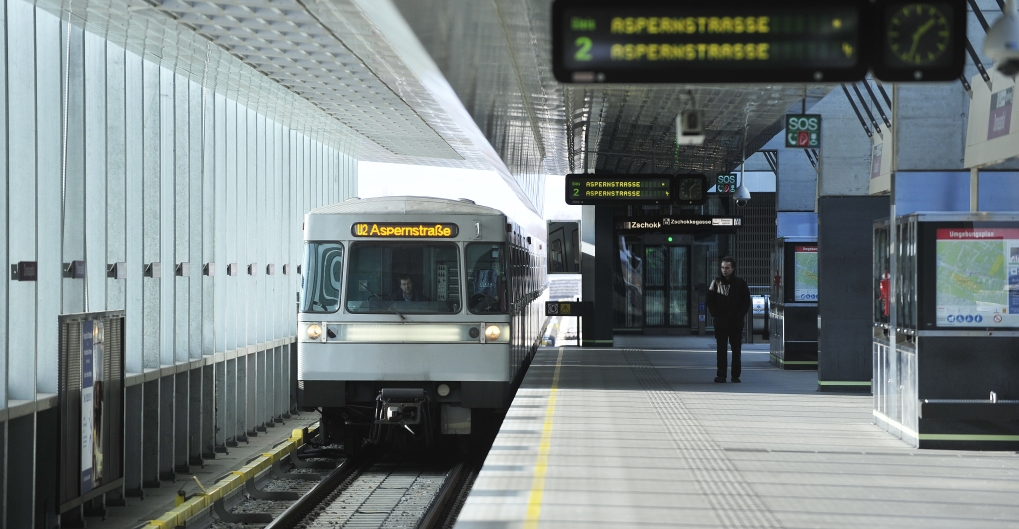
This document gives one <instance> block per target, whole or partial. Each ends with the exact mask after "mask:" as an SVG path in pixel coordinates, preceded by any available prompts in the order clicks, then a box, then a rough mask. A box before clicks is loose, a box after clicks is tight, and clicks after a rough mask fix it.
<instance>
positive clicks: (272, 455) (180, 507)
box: [145, 425, 318, 529]
mask: <svg viewBox="0 0 1019 529" xmlns="http://www.w3.org/2000/svg"><path fill="white" fill-rule="evenodd" d="M316 428H318V426H317V425H313V426H312V427H311V428H302V429H299V430H294V431H293V432H292V433H291V434H290V438H289V439H287V440H286V441H284V442H283V443H281V444H279V445H276V446H275V447H274V448H273V449H272V450H270V451H269V452H265V453H263V454H261V455H259V456H258V457H256V458H255V459H253V460H251V461H249V462H248V464H246V465H244V466H243V467H241V468H240V469H238V470H233V471H231V472H230V473H228V474H227V475H226V476H225V477H224V478H223V479H221V480H219V482H217V483H216V484H215V485H212V486H210V487H208V489H206V488H205V487H202V484H201V483H199V484H198V486H199V488H201V489H202V492H201V493H199V494H195V495H194V496H192V497H191V498H190V499H185V500H184V501H181V502H179V503H178V504H177V505H176V506H175V507H174V508H173V510H171V511H168V512H167V513H165V514H163V515H162V516H160V517H159V518H156V519H155V520H149V523H148V525H146V526H145V529H173V528H174V527H183V526H185V525H187V523H188V521H189V520H190V519H191V518H194V517H196V516H198V515H200V514H202V513H203V512H205V510H206V509H208V508H209V507H211V506H212V504H213V503H215V502H216V500H219V499H220V498H223V497H225V496H226V495H227V494H229V493H230V492H232V491H233V490H235V489H238V488H240V487H242V486H243V485H244V482H245V481H247V480H249V479H254V478H255V476H256V475H257V474H258V473H259V472H261V471H263V470H266V469H268V468H269V467H271V466H272V464H273V463H275V462H276V461H279V460H280V459H283V457H284V456H286V455H287V454H289V453H291V452H293V451H295V450H297V449H298V448H300V447H301V446H302V445H304V443H305V440H306V439H310V438H311V437H313V436H314V435H315V432H314V431H313V430H314V429H316ZM196 481H197V478H196Z"/></svg>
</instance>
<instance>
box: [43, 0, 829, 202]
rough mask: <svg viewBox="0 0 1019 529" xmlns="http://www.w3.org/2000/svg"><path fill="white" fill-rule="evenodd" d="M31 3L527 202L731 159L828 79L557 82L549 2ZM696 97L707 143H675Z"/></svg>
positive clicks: (314, 129)
mask: <svg viewBox="0 0 1019 529" xmlns="http://www.w3.org/2000/svg"><path fill="white" fill-rule="evenodd" d="M35 3H36V4H37V5H39V6H40V7H42V8H44V9H47V10H50V11H52V12H55V13H57V14H59V15H60V16H61V17H62V18H63V19H64V20H68V18H70V20H71V21H72V22H74V23H75V24H76V25H80V26H83V27H85V28H86V29H88V30H89V31H92V32H95V33H98V34H100V35H103V36H104V37H106V38H107V39H109V40H110V41H111V42H113V43H115V44H118V45H120V46H123V47H125V48H127V49H128V50H130V51H133V52H135V53H138V54H140V55H142V56H143V57H145V58H147V59H149V60H153V61H155V62H157V63H159V64H162V65H163V66H166V67H168V68H171V69H173V70H175V71H177V72H178V73H180V74H182V75H184V76H185V77H187V78H189V79H190V80H191V81H193V82H199V83H201V84H202V85H204V86H206V87H209V88H211V89H213V90H216V91H218V92H221V93H224V94H226V95H227V96H228V97H234V98H236V99H238V101H240V102H241V103H244V104H246V105H247V106H249V108H253V109H256V110H258V111H260V112H264V113H265V114H266V115H267V116H269V117H271V118H273V119H276V120H278V121H280V122H281V123H283V124H285V125H287V126H290V127H292V128H294V129H297V130H303V131H305V132H308V133H311V134H312V135H313V136H316V137H320V138H322V139H323V140H324V141H327V142H330V143H334V144H337V145H340V146H342V147H343V148H344V149H345V150H347V151H348V152H350V151H354V154H356V155H357V156H358V158H359V159H361V160H368V161H380V162H395V163H409V164H419V165H432V166H445V167H459V168H471V169H494V170H495V171H497V172H498V173H500V174H501V175H502V176H503V177H504V178H505V179H506V181H507V182H508V183H509V184H510V187H511V188H512V189H513V190H514V191H516V193H517V194H518V195H519V196H520V198H521V199H523V200H524V202H525V203H528V204H530V205H531V206H532V208H533V209H535V211H537V212H539V213H540V212H541V210H542V200H543V198H542V197H543V193H544V175H546V174H564V173H568V172H584V171H609V172H617V173H654V172H663V173H684V172H704V173H706V174H712V173H715V172H723V171H728V170H731V169H732V168H733V167H735V166H736V165H738V164H739V163H740V161H741V160H742V155H743V152H744V149H745V151H746V153H747V154H748V155H749V154H750V153H753V152H754V151H756V150H757V149H758V148H760V146H762V145H763V144H764V143H765V142H767V141H768V140H769V139H770V138H771V137H772V136H774V134H775V133H777V132H778V130H779V128H780V124H779V123H780V118H781V116H782V115H783V114H785V113H786V111H788V110H789V109H790V108H793V107H797V108H798V106H799V103H800V102H801V101H802V100H803V99H804V97H806V101H807V106H808V107H809V106H812V104H813V103H814V102H816V101H818V100H820V98H821V97H823V96H824V95H825V94H826V93H827V92H828V90H829V89H830V87H828V86H824V85H808V86H804V85H775V86H772V85H719V86H704V85H697V86H681V85H658V86H651V85H643V86H641V85H633V86H622V85H561V84H559V83H558V82H556V81H555V79H554V78H553V75H552V69H551V52H550V50H551V29H550V22H551V4H552V2H551V0H487V1H479V0H391V2H386V1H380V0H211V1H190V0H77V1H75V0H35ZM422 48H423V50H422ZM422 52H426V53H427V56H422V55H421V53H422ZM692 105H696V107H697V108H699V109H701V110H703V111H704V112H705V123H706V129H707V140H706V141H705V143H704V145H703V146H696V147H692V146H679V147H677V146H676V145H675V144H674V139H675V118H676V115H677V114H679V112H680V110H681V109H683V108H688V107H690V106H692ZM744 130H746V142H745V143H746V145H744Z"/></svg>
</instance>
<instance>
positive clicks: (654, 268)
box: [644, 245, 690, 327]
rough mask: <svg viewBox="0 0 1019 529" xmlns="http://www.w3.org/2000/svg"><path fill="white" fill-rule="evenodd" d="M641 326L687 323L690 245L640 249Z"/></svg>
mask: <svg viewBox="0 0 1019 529" xmlns="http://www.w3.org/2000/svg"><path fill="white" fill-rule="evenodd" d="M644 256H645V263H644V326H645V327H688V326H689V325H690V248H689V247H688V246H654V245H649V246H646V247H645V249H644Z"/></svg>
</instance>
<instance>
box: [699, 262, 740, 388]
mask: <svg viewBox="0 0 1019 529" xmlns="http://www.w3.org/2000/svg"><path fill="white" fill-rule="evenodd" d="M721 268H722V275H721V276H719V277H718V278H717V279H715V280H714V281H712V282H711V286H710V287H708V310H710V311H711V316H712V317H713V318H714V319H715V342H716V343H717V344H718V351H717V352H718V372H717V373H716V376H715V382H725V370H726V367H727V363H728V362H726V360H727V358H726V356H727V355H726V351H725V349H726V347H725V346H726V342H728V343H729V344H731V345H732V381H733V382H739V381H740V380H739V375H740V344H741V343H742V338H743V322H744V321H745V320H746V317H747V312H749V311H750V289H749V288H747V282H746V281H744V280H743V279H741V278H740V277H738V276H737V275H736V259H735V258H733V257H728V256H727V257H723V258H722V267H721Z"/></svg>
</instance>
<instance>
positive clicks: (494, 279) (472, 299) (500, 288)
mask: <svg viewBox="0 0 1019 529" xmlns="http://www.w3.org/2000/svg"><path fill="white" fill-rule="evenodd" d="M466 253H467V308H468V309H469V310H470V311H471V312H472V313H474V314H492V313H499V312H506V265H505V263H506V247H505V245H503V244H491V243H480V244H478V243H475V244H470V245H468V246H467V252H466Z"/></svg>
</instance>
